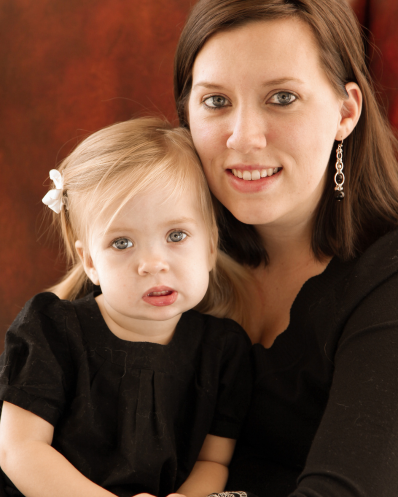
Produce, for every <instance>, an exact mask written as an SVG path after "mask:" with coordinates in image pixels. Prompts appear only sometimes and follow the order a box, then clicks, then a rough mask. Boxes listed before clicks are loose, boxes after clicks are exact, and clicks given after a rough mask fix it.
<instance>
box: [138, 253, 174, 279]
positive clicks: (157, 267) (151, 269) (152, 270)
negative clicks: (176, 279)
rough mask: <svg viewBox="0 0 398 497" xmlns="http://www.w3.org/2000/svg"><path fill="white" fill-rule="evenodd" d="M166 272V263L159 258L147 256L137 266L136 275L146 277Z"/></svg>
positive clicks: (167, 267) (167, 268)
mask: <svg viewBox="0 0 398 497" xmlns="http://www.w3.org/2000/svg"><path fill="white" fill-rule="evenodd" d="M168 270H169V265H168V263H167V262H166V261H165V260H164V259H163V258H162V257H159V256H147V257H145V258H143V259H142V260H141V261H140V262H139V264H138V274H139V275H140V276H146V275H148V274H150V275H152V276H155V275H156V274H158V273H161V272H167V271H168Z"/></svg>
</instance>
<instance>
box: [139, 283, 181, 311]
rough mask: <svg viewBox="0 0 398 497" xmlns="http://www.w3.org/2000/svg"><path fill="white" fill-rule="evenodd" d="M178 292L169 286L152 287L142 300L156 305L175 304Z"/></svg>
mask: <svg viewBox="0 0 398 497" xmlns="http://www.w3.org/2000/svg"><path fill="white" fill-rule="evenodd" d="M177 297H178V292H176V291H175V290H173V289H172V288H168V287H164V286H162V287H154V288H150V289H149V290H148V291H147V292H145V295H144V296H143V297H142V300H143V301H144V302H146V303H147V304H151V305H154V306H156V307H162V306H166V305H171V304H174V302H175V301H176V300H177Z"/></svg>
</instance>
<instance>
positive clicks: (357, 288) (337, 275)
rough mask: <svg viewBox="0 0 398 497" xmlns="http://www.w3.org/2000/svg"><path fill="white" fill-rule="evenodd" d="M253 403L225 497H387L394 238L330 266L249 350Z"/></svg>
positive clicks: (396, 341) (395, 397)
mask: <svg viewBox="0 0 398 497" xmlns="http://www.w3.org/2000/svg"><path fill="white" fill-rule="evenodd" d="M252 353H253V358H254V363H255V369H256V373H255V385H254V393H253V403H252V405H251V408H250V410H249V415H248V419H247V423H245V426H244V428H243V429H242V433H241V436H240V437H239V440H238V445H237V448H236V451H235V455H234V460H233V463H232V465H231V466H230V481H229V483H228V488H229V489H232V490H234V489H240V490H248V491H251V492H253V493H255V494H257V495H258V496H261V497H287V496H290V497H397V495H398V232H397V231H394V232H391V233H389V234H388V235H386V236H384V237H383V238H381V239H379V240H378V241H377V242H376V243H375V244H374V245H372V246H371V247H370V248H369V249H368V250H367V251H366V252H365V253H364V254H363V255H362V256H361V257H359V258H358V259H356V260H353V261H351V262H342V261H341V260H339V259H338V258H334V259H332V261H331V262H330V263H329V265H328V267H327V268H326V270H325V271H324V273H322V274H321V275H319V276H316V277H314V278H311V279H310V280H308V281H307V282H306V283H305V284H304V286H303V287H302V289H301V290H300V292H299V294H298V296H297V297H296V299H295V301H294V303H293V306H292V309H291V313H290V324H289V327H288V328H287V329H286V331H285V332H284V333H282V334H281V335H280V336H278V337H277V339H276V340H275V342H274V344H273V345H272V347H271V348H269V349H265V348H264V347H262V346H261V345H260V344H256V345H254V346H253V349H252Z"/></svg>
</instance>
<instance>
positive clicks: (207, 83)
mask: <svg viewBox="0 0 398 497" xmlns="http://www.w3.org/2000/svg"><path fill="white" fill-rule="evenodd" d="M291 82H293V83H299V84H304V81H302V80H301V79H298V78H290V77H288V78H276V79H271V80H269V81H265V82H264V83H262V84H261V86H274V85H283V84H285V83H291ZM198 86H201V87H203V88H208V89H210V90H224V89H225V87H224V86H222V85H219V84H216V83H212V82H210V81H198V82H197V83H196V84H195V85H193V87H192V90H194V89H195V88H196V87H198Z"/></svg>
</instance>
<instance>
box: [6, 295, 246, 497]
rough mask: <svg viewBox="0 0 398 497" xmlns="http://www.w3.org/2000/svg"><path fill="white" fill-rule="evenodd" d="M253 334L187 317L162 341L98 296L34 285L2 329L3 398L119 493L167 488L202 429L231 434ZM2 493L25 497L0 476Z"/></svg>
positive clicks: (180, 477)
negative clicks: (131, 329) (124, 322)
mask: <svg viewBox="0 0 398 497" xmlns="http://www.w3.org/2000/svg"><path fill="white" fill-rule="evenodd" d="M249 349H250V341H249V339H248V337H247V335H246V334H245V332H244V331H243V330H242V328H241V327H240V326H239V325H237V324H236V323H235V322H234V321H231V320H228V319H217V318H214V317H211V316H207V315H203V314H199V313H198V312H195V311H188V312H186V313H184V314H183V315H182V317H181V319H180V321H179V323H178V325H177V328H176V331H175V333H174V336H173V338H172V340H171V342H170V343H169V344H168V345H160V344H156V343H149V342H129V341H125V340H121V339H119V338H118V337H116V336H115V335H114V334H113V333H112V332H111V331H110V330H109V328H108V327H107V325H106V324H105V321H104V319H103V317H102V315H101V313H100V311H99V308H98V306H97V303H96V301H95V294H90V295H89V296H87V297H85V298H83V299H80V300H77V301H74V302H69V301H62V300H59V299H58V297H56V296H55V295H54V294H52V293H42V294H39V295H37V296H36V297H34V298H33V299H32V300H30V301H29V302H28V303H27V304H26V306H25V307H24V309H23V310H22V311H21V312H20V314H19V315H18V317H17V319H16V320H15V321H14V323H13V325H12V326H11V328H10V329H9V330H8V332H7V335H6V346H5V352H4V353H3V355H2V356H1V358H0V372H1V373H0V399H1V400H6V401H8V402H11V403H13V404H15V405H17V406H19V407H21V408H23V409H26V410H28V411H31V412H32V413H34V414H36V415H38V416H40V417H41V418H43V419H45V420H46V421H48V422H49V423H51V424H52V425H53V426H54V427H55V430H54V438H53V443H52V445H53V447H54V448H55V449H56V450H58V451H59V452H60V453H62V454H63V455H64V456H65V457H66V458H67V459H68V460H69V461H70V462H71V463H72V464H73V465H74V466H75V467H76V468H77V469H78V470H79V471H80V472H81V473H82V474H83V475H85V476H86V477H87V478H89V479H90V480H92V481H93V482H95V483H97V484H98V485H100V486H102V487H104V488H106V489H107V490H109V491H110V492H113V493H114V494H116V495H118V496H121V497H124V496H126V497H127V496H128V497H130V496H131V495H134V494H138V493H140V492H148V493H150V494H153V495H158V496H164V495H167V494H169V493H171V492H175V491H176V490H177V489H178V488H179V486H180V485H181V484H182V483H183V482H184V481H185V479H186V478H187V477H188V475H189V473H190V471H191V470H192V467H193V465H194V464H195V462H196V459H197V456H198V454H199V451H200V449H201V446H202V444H203V441H204V439H205V437H206V435H207V434H209V433H210V434H213V435H218V436H221V437H228V438H237V436H238V434H239V429H240V425H241V422H242V420H243V418H244V416H245V414H246V411H247V408H248V405H249V400H250V390H251V374H250V362H249ZM5 480H6V481H7V483H6V494H7V495H21V494H20V493H19V492H18V491H17V490H16V488H15V487H14V486H13V485H12V483H11V482H10V481H9V480H8V479H7V478H5Z"/></svg>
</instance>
